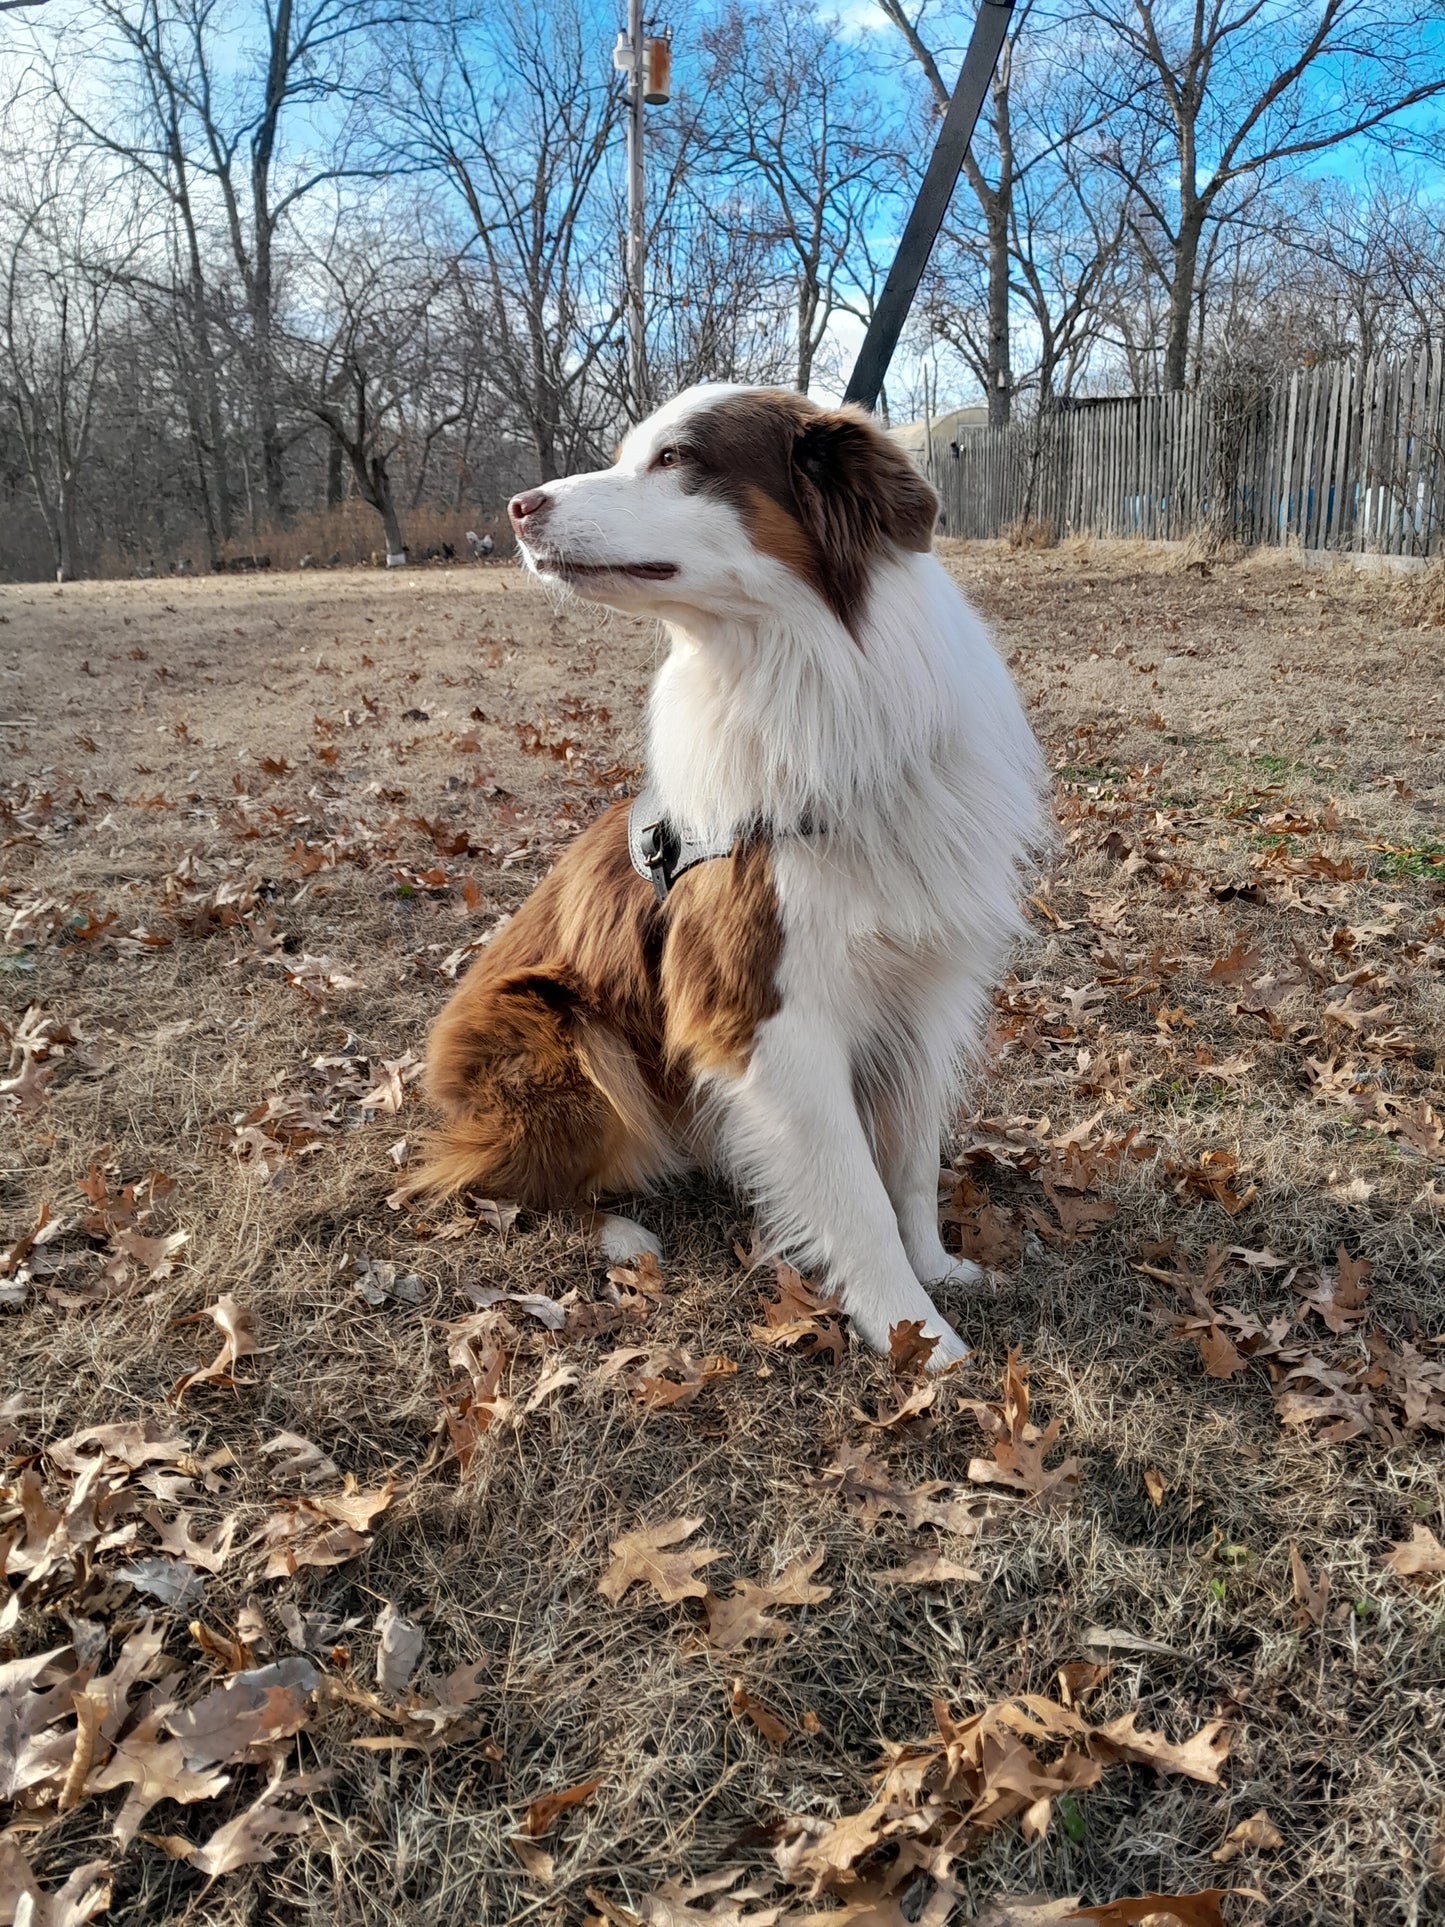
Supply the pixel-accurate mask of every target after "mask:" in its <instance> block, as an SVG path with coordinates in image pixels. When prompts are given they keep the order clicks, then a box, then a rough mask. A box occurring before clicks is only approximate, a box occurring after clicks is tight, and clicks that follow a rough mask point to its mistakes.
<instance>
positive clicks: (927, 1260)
mask: <svg viewBox="0 0 1445 1927" xmlns="http://www.w3.org/2000/svg"><path fill="white" fill-rule="evenodd" d="M913 1269H914V1271H915V1272H916V1273H917V1274H918V1282H919V1284H920V1285H927V1286H928V1287H929V1289H930V1290H932V1289H933V1287H934V1286H935V1285H974V1284H977V1283H978V1281H979V1279H980V1278H982V1276H983V1267H982V1266H981V1265H976V1264H975V1263H974V1262H973V1260H972V1258H956V1257H955V1256H954V1254H953V1253H952V1252H951V1251H945V1250H944V1248H943V1246H942V1245H940V1246H939V1247H938V1249H937V1251H930V1252H924V1253H920V1254H919V1256H918V1258H916V1259H915V1261H914V1265H913Z"/></svg>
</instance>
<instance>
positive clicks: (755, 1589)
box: [706, 1547, 833, 1653]
mask: <svg viewBox="0 0 1445 1927" xmlns="http://www.w3.org/2000/svg"><path fill="white" fill-rule="evenodd" d="M825 1556H826V1555H825V1551H824V1549H823V1548H822V1547H819V1549H818V1551H817V1552H815V1553H814V1554H813V1555H812V1557H811V1558H801V1559H795V1560H794V1561H793V1563H792V1564H791V1565H790V1566H788V1567H786V1568H785V1569H784V1570H783V1571H782V1572H781V1573H779V1575H778V1577H777V1578H776V1579H775V1580H773V1581H772V1582H771V1583H770V1584H768V1585H758V1584H757V1583H756V1581H754V1580H752V1579H739V1580H737V1581H736V1583H735V1584H734V1586H733V1589H732V1591H731V1593H729V1594H728V1596H727V1597H726V1598H725V1599H722V1598H719V1597H718V1595H717V1594H716V1593H714V1592H710V1593H708V1594H707V1595H706V1606H707V1643H708V1645H709V1646H711V1647H712V1648H713V1649H714V1651H716V1652H722V1653H726V1652H732V1651H734V1650H735V1649H736V1648H737V1647H739V1646H742V1645H745V1644H746V1643H747V1642H748V1641H749V1640H751V1639H781V1638H782V1637H783V1636H784V1635H785V1633H786V1632H787V1630H788V1628H787V1625H786V1623H785V1622H784V1621H783V1620H781V1619H776V1618H774V1617H773V1614H772V1608H774V1607H778V1606H816V1605H820V1604H821V1603H822V1601H823V1600H825V1599H831V1598H832V1596H833V1588H832V1587H831V1586H815V1585H814V1584H813V1574H814V1573H815V1572H816V1571H817V1570H818V1568H819V1566H821V1565H822V1563H823V1560H824V1557H825Z"/></svg>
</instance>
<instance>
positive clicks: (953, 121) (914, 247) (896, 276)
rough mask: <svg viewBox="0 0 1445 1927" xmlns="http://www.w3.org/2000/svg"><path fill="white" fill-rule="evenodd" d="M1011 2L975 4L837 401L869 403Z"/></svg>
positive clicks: (943, 209) (951, 181)
mask: <svg viewBox="0 0 1445 1927" xmlns="http://www.w3.org/2000/svg"><path fill="white" fill-rule="evenodd" d="M1013 5H1014V0H983V3H982V5H981V6H980V7H979V10H978V18H977V19H976V20H975V21H974V23H973V33H972V35H971V36H970V38H969V42H968V51H967V53H966V54H965V55H964V56H963V67H962V69H961V70H960V72H959V76H958V85H957V86H956V87H955V88H954V90H953V99H952V100H951V101H950V102H949V103H948V112H947V113H946V114H945V115H944V117H943V126H942V128H941V129H940V131H939V135H938V142H937V145H936V146H935V147H934V150H933V157H932V159H931V160H930V161H929V163H928V172H927V173H926V174H925V175H924V177H923V185H922V186H921V187H920V188H919V190H918V199H917V200H916V201H915V202H914V203H913V212H912V213H911V214H910V215H909V217H908V225H907V226H906V227H905V228H904V230H903V238H902V240H901V241H900V242H899V243H898V252H897V254H896V255H894V257H893V266H892V268H891V269H890V270H889V274H888V279H887V281H886V282H884V284H883V293H882V295H881V296H880V297H879V301H878V306H877V307H876V308H875V309H874V310H873V319H872V321H870V322H869V324H868V332H867V334H866V335H865V336H864V337H863V346H862V347H861V348H860V349H859V350H858V359H857V361H855V362H854V364H853V373H852V374H851V375H850V376H849V378H848V391H847V393H846V394H845V395H844V397H843V399H844V401H853V402H858V403H860V404H861V405H862V406H863V407H864V408H874V407H876V406H877V403H878V395H879V391H880V390H881V388H882V386H883V381H884V377H885V376H886V375H887V373H888V364H889V362H890V361H891V360H892V359H893V350H894V349H895V348H896V347H897V346H898V337H899V335H901V334H902V332H903V324H904V322H905V321H906V320H907V319H908V310H909V309H910V308H911V307H912V306H913V297H914V295H915V294H916V293H917V292H918V283H919V282H920V281H921V280H922V278H923V270H924V269H925V268H926V267H927V266H928V257H929V255H930V254H931V253H932V252H933V244H934V242H935V241H936V240H937V239H938V230H939V228H940V227H942V225H943V217H944V215H945V214H946V213H947V212H948V202H949V198H950V196H951V195H952V193H953V190H954V187H955V186H956V185H957V182H958V176H959V171H960V169H961V168H962V166H963V157H964V155H965V154H966V153H967V152H968V144H969V142H970V141H971V140H972V139H973V130H974V127H975V125H976V123H977V121H978V116H979V109H980V108H981V107H982V106H983V97H984V95H985V94H986V93H987V92H988V84H989V82H990V81H991V80H992V79H993V70H994V68H995V67H996V66H997V65H998V56H999V50H1000V48H1001V47H1002V46H1003V42H1004V35H1005V34H1006V33H1007V32H1008V24H1009V17H1010V15H1011V14H1012V12H1013Z"/></svg>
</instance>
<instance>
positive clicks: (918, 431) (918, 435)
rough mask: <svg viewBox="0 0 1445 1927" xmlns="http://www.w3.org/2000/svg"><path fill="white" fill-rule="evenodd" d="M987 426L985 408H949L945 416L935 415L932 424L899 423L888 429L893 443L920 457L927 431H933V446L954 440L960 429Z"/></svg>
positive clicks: (926, 422)
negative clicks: (899, 443) (899, 444)
mask: <svg viewBox="0 0 1445 1927" xmlns="http://www.w3.org/2000/svg"><path fill="white" fill-rule="evenodd" d="M987 426H988V409H987V407H978V408H950V409H949V411H948V413H947V414H945V415H935V416H934V417H933V419H932V422H931V423H930V422H928V421H927V420H919V421H916V422H899V423H897V424H896V425H895V426H894V427H892V428H890V429H889V431H888V432H889V434H890V435H891V436H892V437H893V439H894V441H896V442H901V443H902V444H903V446H904V447H905V448H906V449H907V450H908V452H909V454H910V455H921V454H922V453H923V450H924V446H925V444H926V442H927V439H928V431H929V428H930V427H931V428H932V430H933V441H934V446H935V447H937V446H938V445H939V444H940V443H942V444H944V445H947V443H949V442H951V441H953V440H954V438H955V437H956V435H957V433H958V430H959V429H960V428H986V427H987Z"/></svg>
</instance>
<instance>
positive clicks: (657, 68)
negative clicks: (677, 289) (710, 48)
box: [612, 0, 672, 420]
mask: <svg viewBox="0 0 1445 1927" xmlns="http://www.w3.org/2000/svg"><path fill="white" fill-rule="evenodd" d="M612 64H613V66H614V67H615V68H616V69H617V71H618V72H619V73H623V74H626V76H627V123H626V124H627V259H626V292H627V301H626V312H627V367H628V381H629V386H630V387H631V390H632V408H633V414H634V416H635V417H636V418H637V419H638V420H640V419H641V418H642V416H643V415H644V414H646V412H647V346H646V326H647V314H646V303H645V299H644V296H645V290H646V279H647V186H646V177H645V175H644V173H643V167H642V137H643V109H644V107H660V106H662V105H663V104H664V103H665V102H666V101H667V99H668V97H669V83H670V79H671V65H672V39H671V35H670V34H653V35H651V36H650V37H649V38H647V39H644V38H643V26H642V0H627V26H626V28H625V30H624V31H623V32H622V33H620V34H618V36H617V46H616V49H615V51H614V52H613V55H612Z"/></svg>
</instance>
